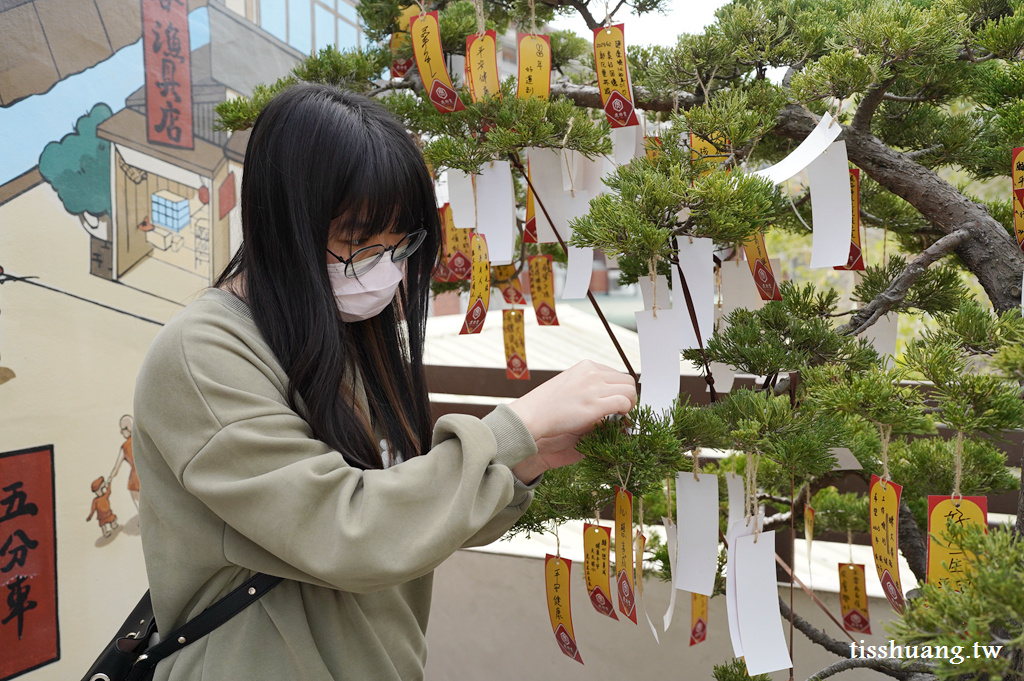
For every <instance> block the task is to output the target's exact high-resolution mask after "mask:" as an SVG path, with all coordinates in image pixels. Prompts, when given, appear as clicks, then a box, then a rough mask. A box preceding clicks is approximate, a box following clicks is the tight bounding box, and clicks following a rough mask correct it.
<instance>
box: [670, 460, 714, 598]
mask: <svg viewBox="0 0 1024 681" xmlns="http://www.w3.org/2000/svg"><path fill="white" fill-rule="evenodd" d="M698 477H699V478H700V480H699V481H698V480H694V479H693V473H676V528H677V529H676V532H677V535H676V542H677V547H678V548H677V551H678V552H679V554H678V555H677V556H676V570H675V571H674V572H673V573H672V577H673V581H674V582H675V586H676V588H677V589H682V590H684V591H690V592H692V593H695V594H704V595H705V596H710V595H711V593H712V592H713V591H714V590H715V573H716V572H717V570H718V476H717V475H714V474H712V473H701V474H699V476H698Z"/></svg>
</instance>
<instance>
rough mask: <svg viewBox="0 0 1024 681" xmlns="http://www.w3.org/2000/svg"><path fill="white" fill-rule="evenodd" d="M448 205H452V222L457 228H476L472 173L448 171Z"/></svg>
mask: <svg viewBox="0 0 1024 681" xmlns="http://www.w3.org/2000/svg"><path fill="white" fill-rule="evenodd" d="M448 205H450V206H451V207H452V222H453V223H454V224H455V226H456V227H457V228H458V229H475V228H476V203H475V199H474V196H473V176H472V175H467V174H466V173H464V172H462V171H461V170H449V171H448Z"/></svg>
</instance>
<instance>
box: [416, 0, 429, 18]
mask: <svg viewBox="0 0 1024 681" xmlns="http://www.w3.org/2000/svg"><path fill="white" fill-rule="evenodd" d="M416 4H417V5H419V6H420V18H421V19H422V18H423V17H425V16H426V14H427V7H426V5H424V4H423V3H422V2H420V0H416Z"/></svg>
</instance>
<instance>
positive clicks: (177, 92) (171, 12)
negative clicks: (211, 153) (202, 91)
mask: <svg viewBox="0 0 1024 681" xmlns="http://www.w3.org/2000/svg"><path fill="white" fill-rule="evenodd" d="M189 49H190V47H189V36H188V7H186V3H185V0H142V54H143V57H142V61H143V63H144V65H145V67H146V139H147V140H149V142H150V143H152V144H163V145H166V146H169V147H179V148H182V149H192V148H193V147H194V141H193V139H192V54H191V52H190V51H189Z"/></svg>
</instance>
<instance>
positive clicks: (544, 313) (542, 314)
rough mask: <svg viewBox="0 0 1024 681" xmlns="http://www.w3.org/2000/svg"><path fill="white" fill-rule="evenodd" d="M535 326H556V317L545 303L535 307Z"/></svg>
mask: <svg viewBox="0 0 1024 681" xmlns="http://www.w3.org/2000/svg"><path fill="white" fill-rule="evenodd" d="M537 324H538V325H540V326H558V315H556V314H555V310H554V309H553V308H552V307H551V306H550V305H548V304H547V303H541V304H540V305H538V306H537Z"/></svg>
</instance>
